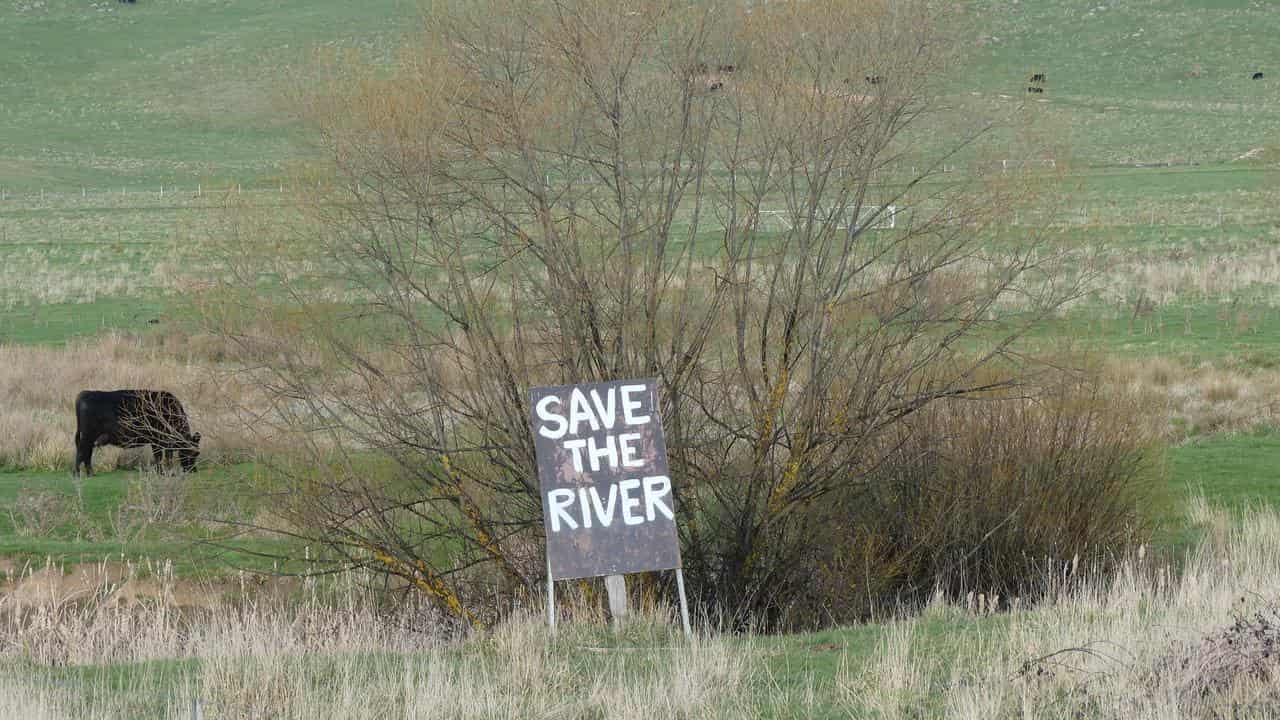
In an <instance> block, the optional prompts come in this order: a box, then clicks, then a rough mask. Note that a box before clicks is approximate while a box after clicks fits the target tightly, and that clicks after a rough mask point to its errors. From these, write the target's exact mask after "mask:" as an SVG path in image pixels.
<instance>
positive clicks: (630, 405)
mask: <svg viewBox="0 0 1280 720" xmlns="http://www.w3.org/2000/svg"><path fill="white" fill-rule="evenodd" d="M621 391H622V419H623V421H624V422H626V424H628V425H644V424H645V423H647V422H649V416H648V415H636V414H635V411H636V410H639V409H640V408H641V407H642V406H643V405H642V403H641V402H640V401H639V400H632V399H631V393H642V392H644V386H643V385H623V386H622V388H621Z"/></svg>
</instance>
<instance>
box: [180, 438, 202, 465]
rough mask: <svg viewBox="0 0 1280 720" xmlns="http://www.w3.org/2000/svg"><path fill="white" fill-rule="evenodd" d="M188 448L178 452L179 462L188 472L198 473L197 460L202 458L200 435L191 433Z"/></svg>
mask: <svg viewBox="0 0 1280 720" xmlns="http://www.w3.org/2000/svg"><path fill="white" fill-rule="evenodd" d="M188 440H190V443H189V444H188V445H187V447H185V448H182V449H181V450H179V451H178V461H179V462H181V463H182V469H183V470H185V471H187V472H195V471H196V459H197V458H199V457H200V433H191V436H190V437H189V438H188Z"/></svg>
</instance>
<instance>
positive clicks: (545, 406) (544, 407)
mask: <svg viewBox="0 0 1280 720" xmlns="http://www.w3.org/2000/svg"><path fill="white" fill-rule="evenodd" d="M552 403H554V404H556V405H559V404H560V398H558V397H556V396H555V395H548V396H546V397H544V398H542V399H541V400H539V401H538V407H537V410H538V419H539V420H541V421H542V422H543V423H555V425H556V429H555V430H549V429H548V428H547V426H546V425H545V424H544V425H539V426H538V434H539V435H541V436H542V437H544V438H550V439H552V440H559V439H560V438H562V437H564V434H565V432H567V431H568V430H569V424H568V423H567V422H565V419H564V416H563V415H561V414H560V413H556V412H552V411H551V405H552Z"/></svg>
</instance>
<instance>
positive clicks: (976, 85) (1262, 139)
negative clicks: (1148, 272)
mask: <svg viewBox="0 0 1280 720" xmlns="http://www.w3.org/2000/svg"><path fill="white" fill-rule="evenodd" d="M970 8H971V9H972V13H973V15H974V16H975V17H974V22H973V25H974V26H975V27H976V28H978V29H979V30H978V34H977V37H975V38H973V39H972V42H973V43H974V51H973V55H974V65H973V66H972V67H971V68H969V69H968V70H967V71H966V72H965V73H963V74H962V76H963V78H964V79H965V81H967V82H966V84H969V85H971V87H970V88H967V89H970V90H972V91H975V92H978V93H980V97H973V98H972V102H974V103H977V104H979V105H981V104H984V103H992V102H995V101H996V100H998V99H999V96H1000V95H1002V94H1003V95H1008V96H1010V97H1013V98H1018V99H1023V98H1028V97H1032V96H1029V95H1028V94H1027V92H1026V89H1027V85H1028V83H1027V80H1028V78H1029V77H1030V76H1031V75H1032V74H1034V73H1044V74H1045V75H1046V76H1047V77H1046V79H1047V83H1046V91H1045V93H1044V94H1043V95H1035V96H1034V97H1035V103H1036V104H1038V105H1042V106H1044V111H1045V114H1046V117H1047V119H1049V120H1050V122H1051V123H1052V124H1053V127H1054V128H1055V130H1056V131H1057V133H1058V138H1057V139H1058V140H1059V141H1060V142H1062V143H1063V144H1064V145H1065V147H1066V148H1067V149H1068V151H1069V153H1070V154H1071V155H1072V156H1074V157H1076V158H1078V159H1080V160H1083V161H1087V162H1089V163H1097V164H1105V163H1126V162H1163V161H1175V162H1188V161H1194V162H1217V161H1226V160H1232V159H1234V158H1236V157H1238V156H1240V155H1243V154H1244V153H1246V152H1248V151H1249V150H1252V149H1254V148H1258V147H1264V148H1269V149H1271V152H1272V154H1273V155H1274V153H1275V152H1276V150H1277V148H1280V48H1278V47H1277V45H1276V43H1275V38H1276V37H1278V36H1280V13H1277V12H1276V11H1275V5H1274V4H1273V3H1270V2H1260V1H1258V0H1143V1H1140V2H1116V1H1115V0H1064V1H1063V2H1020V1H1019V0H975V2H973V3H972V4H971V5H970ZM1255 72H1262V73H1263V74H1264V78H1263V79H1262V80H1252V79H1251V77H1252V75H1253V73H1255ZM1272 159H1273V160H1274V159H1275V158H1274V157H1273V158H1272Z"/></svg>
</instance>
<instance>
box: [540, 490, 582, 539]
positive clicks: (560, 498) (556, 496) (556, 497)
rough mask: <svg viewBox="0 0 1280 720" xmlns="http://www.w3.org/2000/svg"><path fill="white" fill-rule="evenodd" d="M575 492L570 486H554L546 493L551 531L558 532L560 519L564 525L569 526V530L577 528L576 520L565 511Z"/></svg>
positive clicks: (573, 498) (570, 503)
mask: <svg viewBox="0 0 1280 720" xmlns="http://www.w3.org/2000/svg"><path fill="white" fill-rule="evenodd" d="M576 494H577V493H575V492H574V491H573V490H572V489H570V488H556V489H555V490H552V491H551V492H549V493H547V507H548V508H550V509H551V532H560V522H561V519H563V520H564V524H565V525H568V526H569V529H570V530H577V529H578V523H577V521H575V520H574V519H573V515H570V514H569V512H568V511H567V508H568V507H569V506H570V505H572V504H573V501H574V500H575V499H576V497H575V495H576Z"/></svg>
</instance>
